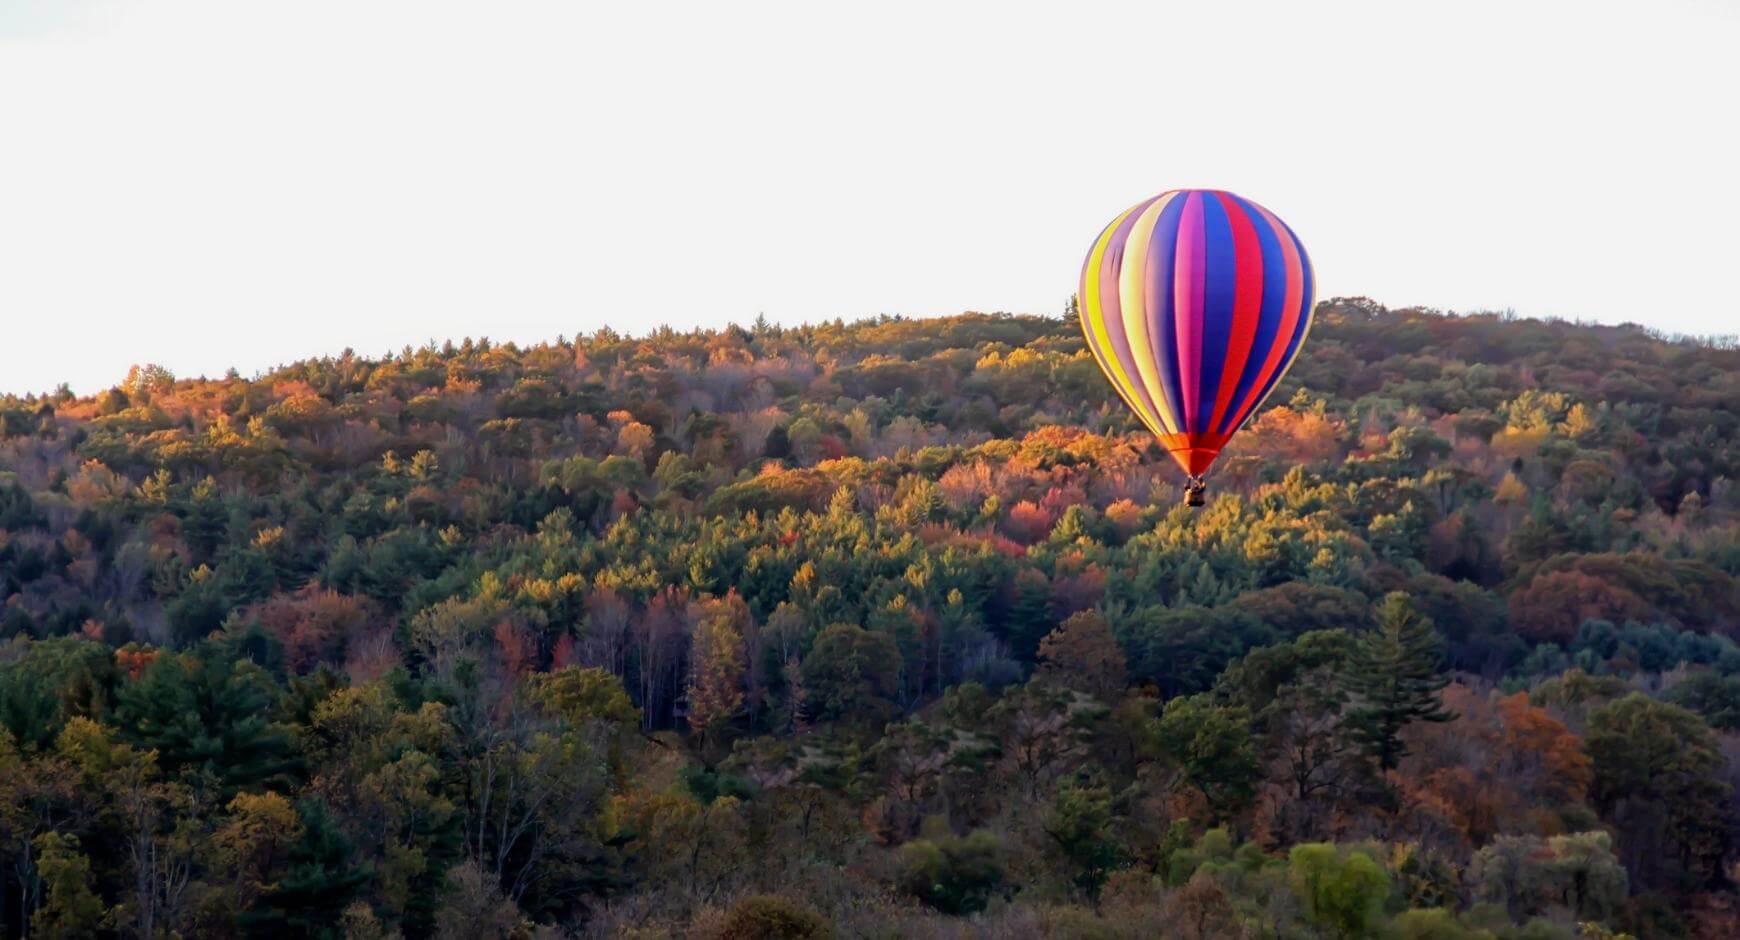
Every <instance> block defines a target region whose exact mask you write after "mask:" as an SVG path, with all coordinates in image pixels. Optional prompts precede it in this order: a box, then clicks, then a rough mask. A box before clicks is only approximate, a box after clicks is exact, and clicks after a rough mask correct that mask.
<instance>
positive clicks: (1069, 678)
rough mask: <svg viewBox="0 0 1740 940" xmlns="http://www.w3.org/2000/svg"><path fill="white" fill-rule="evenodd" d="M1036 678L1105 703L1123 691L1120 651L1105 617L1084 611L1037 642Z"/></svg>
mask: <svg viewBox="0 0 1740 940" xmlns="http://www.w3.org/2000/svg"><path fill="white" fill-rule="evenodd" d="M1036 675H1037V676H1038V677H1039V678H1040V679H1043V680H1044V681H1047V682H1055V683H1057V684H1058V685H1062V686H1065V687H1067V688H1071V689H1077V690H1080V691H1082V692H1086V693H1088V694H1089V695H1092V696H1094V697H1095V698H1098V699H1099V700H1101V701H1104V702H1109V701H1111V700H1112V699H1113V698H1114V697H1115V696H1116V695H1117V694H1118V693H1119V692H1121V691H1123V688H1124V651H1123V650H1122V649H1120V648H1119V647H1118V641H1117V638H1116V637H1113V636H1112V628H1111V626H1110V625H1109V624H1108V623H1106V618H1105V617H1104V616H1103V615H1102V614H1100V613H1099V612H1098V611H1091V610H1084V611H1081V612H1080V613H1077V614H1074V615H1072V616H1070V618H1069V619H1068V620H1065V621H1064V622H1063V623H1061V624H1059V625H1058V627H1057V629H1055V630H1053V631H1051V632H1050V633H1048V634H1046V635H1045V638H1044V639H1042V640H1040V641H1039V668H1038V670H1037V671H1036Z"/></svg>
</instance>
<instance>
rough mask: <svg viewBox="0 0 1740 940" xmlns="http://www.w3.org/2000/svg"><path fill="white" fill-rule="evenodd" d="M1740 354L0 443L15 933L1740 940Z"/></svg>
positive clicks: (1405, 351)
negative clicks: (1181, 415)
mask: <svg viewBox="0 0 1740 940" xmlns="http://www.w3.org/2000/svg"><path fill="white" fill-rule="evenodd" d="M1737 432H1740V351H1736V350H1735V349H1733V348H1731V347H1726V346H1723V345H1716V344H1710V343H1695V342H1689V341H1672V340H1669V339H1666V338H1662V337H1658V336H1653V335H1650V334H1649V333H1647V332H1646V331H1643V330H1641V329H1638V328H1635V327H1590V326H1577V325H1571V324H1565V323H1543V322H1538V321H1530V320H1512V319H1508V318H1503V317H1497V316H1469V317H1452V316H1443V315H1440V314H1436V313H1433V312H1429V311H1416V310H1408V311H1387V310H1384V309H1382V308H1381V307H1378V306H1377V305H1375V304H1373V303H1370V302H1368V301H1363V300H1348V301H1332V302H1329V303H1326V304H1324V305H1323V306H1322V307H1320V309H1319V313H1318V321H1317V324H1316V326H1315V328H1314V329H1313V332H1312V335H1311V337H1310V340H1309V342H1308V343H1307V344H1306V346H1305V350H1304V353H1303V354H1302V356H1301V357H1300V359H1299V361H1298V363H1297V364H1296V365H1295V367H1294V368H1293V371H1292V373H1291V374H1290V375H1289V377H1288V378H1287V379H1286V381H1285V382H1284V383H1283V384H1282V385H1281V386H1280V388H1279V389H1278V390H1277V391H1276V393H1275V394H1274V395H1273V396H1272V397H1271V398H1270V400H1269V402H1268V404H1267V406H1266V409H1265V410H1264V411H1263V412H1262V413H1261V414H1260V415H1259V417H1258V418H1257V419H1256V420H1254V421H1253V423H1252V425H1251V426H1250V427H1248V428H1247V429H1246V430H1245V432H1244V433H1243V434H1242V435H1240V436H1239V437H1238V438H1237V439H1236V440H1235V441H1234V442H1233V444H1232V445H1231V446H1230V448H1229V449H1228V450H1227V452H1226V453H1225V454H1224V455H1223V456H1222V458H1221V461H1220V463H1219V464H1218V465H1217V467H1216V470H1215V472H1214V473H1213V474H1212V475H1211V476H1210V481H1209V482H1210V491H1209V499H1210V503H1209V505H1208V506H1207V507H1206V508H1204V509H1202V510H1198V511H1194V512H1193V511H1191V510H1189V509H1186V508H1183V507H1181V506H1179V505H1178V502H1179V490H1178V486H1177V485H1178V483H1179V481H1180V479H1181V477H1180V473H1179V471H1178V469H1177V468H1176V466H1174V465H1173V464H1172V462H1171V461H1170V459H1168V458H1167V457H1166V456H1165V455H1164V454H1161V453H1159V452H1158V451H1157V450H1156V449H1155V448H1154V447H1153V445H1152V444H1151V443H1150V442H1149V440H1148V439H1147V437H1146V435H1145V433H1144V432H1141V431H1139V429H1138V428H1137V427H1136V425H1135V423H1134V421H1133V420H1132V419H1130V418H1129V417H1128V416H1127V415H1126V412H1125V410H1124V409H1123V407H1122V405H1121V404H1120V403H1118V402H1117V401H1116V400H1115V399H1114V398H1113V397H1112V393H1111V390H1110V387H1109V386H1108V385H1107V384H1106V383H1105V381H1104V380H1103V379H1102V378H1101V376H1100V374H1099V371H1098V369H1097V367H1096V366H1095V364H1094V362H1093V360H1092V359H1091V357H1090V356H1089V354H1088V353H1087V352H1086V351H1085V350H1084V348H1083V344H1082V339H1081V335H1080V332H1079V329H1078V327H1077V326H1076V324H1075V323H1073V322H1070V321H1067V320H1065V319H1053V318H1043V317H1014V316H1003V315H978V314H966V315H962V316H956V317H948V318H941V319H929V320H904V319H880V320H868V321H863V322H856V323H841V322H835V323H831V324H823V325H819V326H810V327H803V328H781V327H775V326H769V325H765V324H758V325H756V326H754V327H753V328H748V329H744V328H738V327H732V328H729V329H726V330H723V331H720V332H702V333H686V334H684V333H675V332H671V331H668V330H664V331H658V332H655V333H653V334H651V335H650V336H646V337H644V338H637V337H628V336H622V335H619V334H616V333H614V332H611V331H609V330H605V331H601V332H599V333H595V334H592V335H589V336H584V337H580V338H576V339H574V340H566V339H562V340H558V341H556V342H552V343H548V344H544V345H539V346H536V347H532V348H519V347H515V346H511V345H497V344H493V343H489V342H486V341H472V340H468V341H466V342H464V343H463V344H457V345H454V344H448V345H444V346H440V347H434V346H431V347H427V348H423V349H406V350H404V351H403V352H402V353H400V354H396V355H390V356H386V357H384V358H380V359H370V358H366V357H363V356H358V355H349V354H347V355H345V356H342V357H339V358H333V359H322V360H312V361H307V362H299V363H295V364H292V365H287V366H284V367H282V368H279V369H277V370H275V371H272V372H270V373H269V374H266V375H263V376H261V377H259V378H255V379H252V380H249V379H244V378H240V377H237V376H234V375H232V376H230V377H228V378H224V379H217V380H185V379H177V378H175V377H174V376H172V375H170V374H168V373H167V372H166V371H164V370H162V369H160V368H156V367H151V366H141V367H138V368H136V369H135V370H134V371H133V372H132V373H131V374H130V375H128V376H127V378H126V380H125V381H124V382H123V383H122V384H120V385H118V386H117V387H115V388H113V389H110V390H108V391H105V392H102V393H101V394H98V395H96V396H94V397H89V398H80V397H75V396H73V395H71V394H70V393H64V392H63V393H61V394H58V395H50V396H48V397H27V398H16V397H14V398H0V855H3V860H0V932H3V933H4V934H6V935H19V934H21V933H28V934H29V935H31V936H41V937H58V936H127V937H159V936H168V935H173V934H180V935H184V936H213V937H226V936H238V935H261V936H287V935H313V936H334V937H337V936H343V937H355V938H365V937H384V936H394V935H403V936H407V937H420V936H429V935H435V936H446V937H467V938H482V937H494V936H503V937H508V936H533V935H536V936H540V937H556V936H566V935H578V936H638V937H667V936H672V937H694V938H750V937H764V936H770V937H788V936H789V937H797V936H840V937H926V936H941V937H966V936H995V937H1068V938H1076V937H1093V938H1099V937H1106V938H1121V937H1131V938H1134V937H1153V936H1165V937H1183V938H1210V937H1214V938H1222V937H1251V938H1267V937H1275V938H1293V937H1297V938H1306V937H1367V936H1393V937H1400V938H1415V940H1426V938H1464V937H1467V938H1474V937H1490V938H1528V940H1552V938H1569V937H1612V936H1616V935H1618V934H1621V933H1629V934H1631V935H1633V936H1636V937H1639V938H1645V937H1679V936H1704V937H1733V936H1740V894H1737V893H1736V886H1735V884H1734V877H1735V875H1736V867H1735V863H1736V862H1737V861H1740V842H1737V841H1736V835H1737V834H1740V828H1737V824H1740V803H1737V797H1736V784H1740V646H1737V645H1736V643H1735V638H1736V637H1737V636H1740V589H1737V587H1736V578H1740V487H1737V486H1736V484H1735V480H1736V479H1737V478H1740V444H1737V443H1736V435H1737Z"/></svg>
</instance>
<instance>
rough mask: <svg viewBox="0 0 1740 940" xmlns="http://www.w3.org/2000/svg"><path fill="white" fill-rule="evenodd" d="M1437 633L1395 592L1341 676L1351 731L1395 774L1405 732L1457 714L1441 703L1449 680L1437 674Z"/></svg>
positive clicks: (1403, 752) (1381, 765)
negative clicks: (1348, 696) (1440, 695)
mask: <svg viewBox="0 0 1740 940" xmlns="http://www.w3.org/2000/svg"><path fill="white" fill-rule="evenodd" d="M1439 659H1440V652H1439V640H1438V634H1437V632H1436V631H1435V630H1433V628H1432V621H1431V620H1429V619H1427V618H1425V617H1422V616H1420V615H1419V614H1418V613H1417V612H1415V610H1414V605H1413V604H1412V603H1411V602H1410V601H1409V600H1408V598H1407V595H1405V594H1402V593H1401V592H1399V591H1398V592H1392V593H1390V594H1388V595H1386V596H1385V597H1384V600H1383V604H1382V605H1381V606H1380V607H1379V608H1378V612H1377V629H1376V630H1373V631H1370V632H1368V633H1364V634H1361V635H1360V637H1359V638H1358V641H1357V642H1356V644H1355V646H1354V650H1353V655H1352V656H1351V657H1349V659H1348V664H1347V667H1346V669H1345V670H1344V671H1343V673H1342V683H1343V684H1344V685H1345V686H1346V688H1347V691H1349V692H1350V693H1352V695H1353V704H1352V705H1351V707H1350V708H1349V709H1348V712H1347V726H1348V728H1349V729H1350V730H1351V731H1352V733H1353V736H1354V739H1355V740H1356V741H1358V742H1359V744H1360V746H1361V749H1362V750H1364V751H1365V753H1366V754H1367V755H1368V756H1370V757H1372V758H1375V759H1376V760H1377V764H1378V768H1379V769H1380V770H1394V769H1395V768H1396V765H1397V764H1399V763H1400V762H1401V759H1402V758H1403V757H1406V756H1407V754H1408V750H1407V747H1406V746H1405V745H1404V744H1403V743H1402V740H1401V732H1402V729H1403V728H1405V727H1407V726H1408V725H1410V724H1413V723H1414V722H1416V721H1449V720H1451V719H1453V718H1455V717H1456V714H1455V713H1454V712H1452V711H1449V710H1448V709H1446V708H1445V707H1444V705H1443V703H1442V702H1440V701H1439V700H1438V692H1439V690H1441V689H1443V688H1444V686H1446V685H1448V684H1449V682H1450V679H1449V677H1448V676H1445V675H1444V674H1442V673H1441V672H1440V671H1439V668H1438V665H1439Z"/></svg>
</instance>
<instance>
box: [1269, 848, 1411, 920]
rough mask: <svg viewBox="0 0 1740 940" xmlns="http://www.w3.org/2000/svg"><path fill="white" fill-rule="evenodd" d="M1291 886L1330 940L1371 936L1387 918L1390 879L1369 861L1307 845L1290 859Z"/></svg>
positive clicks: (1356, 854) (1363, 856) (1360, 855)
mask: <svg viewBox="0 0 1740 940" xmlns="http://www.w3.org/2000/svg"><path fill="white" fill-rule="evenodd" d="M1287 880H1288V883H1289V884H1290V885H1291V886H1292V888H1293V893H1294V895H1295V896H1297V897H1298V899H1299V903H1300V904H1301V905H1302V906H1303V907H1304V908H1305V914H1306V917H1308V918H1309V919H1310V921H1311V923H1312V924H1314V925H1316V926H1318V927H1320V928H1322V929H1323V930H1324V931H1325V932H1327V933H1328V934H1329V935H1330V936H1335V937H1363V936H1367V935H1368V933H1369V932H1370V930H1371V928H1372V927H1373V926H1375V924H1376V922H1377V920H1378V918H1379V916H1380V915H1381V914H1382V913H1383V905H1384V901H1385V900H1386V899H1387V898H1388V897H1389V892H1390V879H1389V875H1388V874H1386V873H1385V872H1384V870H1383V867H1382V866H1381V865H1379V864H1378V863H1377V862H1375V861H1373V860H1372V858H1371V856H1369V855H1367V854H1365V853H1364V852H1360V851H1357V850H1353V851H1339V850H1337V849H1336V847H1335V846H1333V845H1327V844H1324V843H1305V844H1301V845H1295V846H1293V848H1292V849H1291V850H1290V851H1289V852H1288V853H1287Z"/></svg>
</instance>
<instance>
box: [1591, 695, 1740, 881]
mask: <svg viewBox="0 0 1740 940" xmlns="http://www.w3.org/2000/svg"><path fill="white" fill-rule="evenodd" d="M1585 741H1586V744H1587V746H1588V749H1589V757H1590V759H1591V760H1592V761H1593V762H1594V771H1595V780H1594V784H1593V786H1592V787H1591V788H1590V793H1591V795H1592V796H1593V797H1594V801H1595V806H1596V808H1597V809H1598V810H1600V811H1601V813H1602V816H1603V817H1604V818H1606V819H1608V820H1610V821H1612V822H1613V823H1614V825H1615V826H1616V827H1617V828H1618V830H1619V834H1620V840H1619V844H1620V847H1621V851H1622V853H1623V857H1624V859H1625V862H1626V868H1628V869H1629V870H1631V871H1632V872H1633V873H1634V874H1637V875H1638V876H1639V880H1640V881H1642V882H1644V883H1645V884H1647V885H1650V886H1667V885H1672V884H1675V883H1682V884H1691V885H1696V884H1699V883H1702V882H1705V881H1715V880H1717V879H1719V878H1720V877H1721V873H1720V869H1721V865H1722V860H1723V859H1724V858H1725V857H1727V854H1728V848H1729V838H1730V836H1729V832H1730V822H1731V819H1732V809H1731V807H1730V804H1729V799H1730V795H1731V793H1732V787H1730V786H1729V784H1728V783H1727V782H1726V781H1724V780H1723V779H1722V770H1723V768H1724V766H1726V764H1727V761H1726V758H1724V756H1723V755H1722V752H1721V750H1720V749H1719V747H1718V745H1717V742H1716V736H1715V734H1714V733H1712V732H1711V731H1710V727H1709V726H1708V725H1706V724H1704V722H1703V720H1702V719H1700V718H1699V717H1698V716H1697V715H1696V714H1693V713H1692V712H1690V711H1687V710H1686V709H1684V708H1681V707H1679V706H1677V705H1670V704H1667V703H1666V702H1658V701H1656V700H1654V699H1652V698H1649V697H1648V696H1646V695H1644V694H1642V693H1641V692H1633V693H1631V694H1630V695H1627V696H1625V697H1624V698H1621V699H1619V700H1617V701H1614V702H1609V703H1608V704H1606V705H1603V706H1601V707H1600V708H1597V709H1595V710H1593V711H1591V712H1590V713H1589V728H1588V732H1587V735H1586V737H1585Z"/></svg>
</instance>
